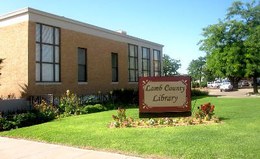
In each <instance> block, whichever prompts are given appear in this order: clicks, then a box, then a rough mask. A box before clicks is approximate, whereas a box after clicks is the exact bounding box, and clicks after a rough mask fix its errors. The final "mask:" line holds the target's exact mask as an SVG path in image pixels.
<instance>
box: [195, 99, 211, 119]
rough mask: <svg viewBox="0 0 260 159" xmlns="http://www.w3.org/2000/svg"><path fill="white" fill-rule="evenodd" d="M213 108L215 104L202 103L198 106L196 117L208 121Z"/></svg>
mask: <svg viewBox="0 0 260 159" xmlns="http://www.w3.org/2000/svg"><path fill="white" fill-rule="evenodd" d="M214 109H215V106H214V105H211V103H205V104H202V105H201V106H200V107H198V112H197V113H196V117H197V118H202V119H205V120H206V121H208V120H210V119H211V118H212V116H213V115H214Z"/></svg>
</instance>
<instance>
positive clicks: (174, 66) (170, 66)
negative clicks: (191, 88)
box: [163, 54, 181, 76]
mask: <svg viewBox="0 0 260 159" xmlns="http://www.w3.org/2000/svg"><path fill="white" fill-rule="evenodd" d="M180 67H181V63H180V60H176V59H172V58H170V56H169V55H166V54H164V55H163V74H164V76H171V75H178V74H179V73H178V71H177V70H178V69H179V68H180Z"/></svg>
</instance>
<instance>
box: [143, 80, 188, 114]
mask: <svg viewBox="0 0 260 159" xmlns="http://www.w3.org/2000/svg"><path fill="white" fill-rule="evenodd" d="M190 115H191V78H190V76H169V77H140V78H139V116H140V117H159V116H190Z"/></svg>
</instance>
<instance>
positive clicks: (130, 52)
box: [129, 45, 135, 56]
mask: <svg viewBox="0 0 260 159" xmlns="http://www.w3.org/2000/svg"><path fill="white" fill-rule="evenodd" d="M129 49H130V50H129V55H130V56H135V47H134V45H130V47H129Z"/></svg>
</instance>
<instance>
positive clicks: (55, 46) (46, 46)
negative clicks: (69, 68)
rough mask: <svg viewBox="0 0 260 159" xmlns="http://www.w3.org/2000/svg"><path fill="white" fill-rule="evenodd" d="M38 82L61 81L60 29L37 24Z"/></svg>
mask: <svg viewBox="0 0 260 159" xmlns="http://www.w3.org/2000/svg"><path fill="white" fill-rule="evenodd" d="M35 36H36V59H35V60H36V82H59V81H60V29H59V28H57V27H53V26H49V25H44V24H39V23H37V24H36V35H35Z"/></svg>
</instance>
